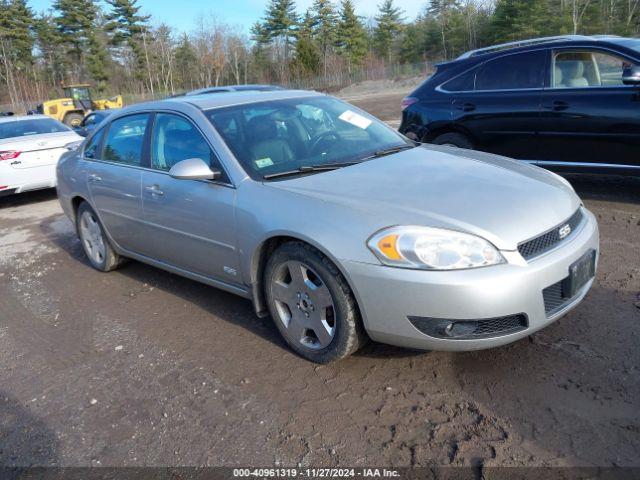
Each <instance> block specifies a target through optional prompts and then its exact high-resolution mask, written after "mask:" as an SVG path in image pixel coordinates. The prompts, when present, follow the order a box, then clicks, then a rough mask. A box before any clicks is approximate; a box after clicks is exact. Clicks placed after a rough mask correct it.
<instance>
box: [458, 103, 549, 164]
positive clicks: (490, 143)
mask: <svg viewBox="0 0 640 480" xmlns="http://www.w3.org/2000/svg"><path fill="white" fill-rule="evenodd" d="M540 95H541V92H540V91H531V92H493V93H492V92H486V93H474V94H473V95H469V96H468V98H466V97H467V96H466V95H465V94H458V95H457V98H456V99H455V100H454V101H453V104H452V112H453V118H454V122H455V123H456V124H457V125H458V126H460V127H462V129H464V130H466V131H469V132H471V134H472V136H473V137H474V138H475V139H477V141H478V143H479V145H477V148H478V149H479V150H483V151H485V152H490V153H495V154H497V155H504V156H507V157H511V158H517V159H519V160H533V159H535V158H536V157H537V154H538V148H539V145H538V142H536V130H537V128H538V120H539V118H540V108H539V105H540Z"/></svg>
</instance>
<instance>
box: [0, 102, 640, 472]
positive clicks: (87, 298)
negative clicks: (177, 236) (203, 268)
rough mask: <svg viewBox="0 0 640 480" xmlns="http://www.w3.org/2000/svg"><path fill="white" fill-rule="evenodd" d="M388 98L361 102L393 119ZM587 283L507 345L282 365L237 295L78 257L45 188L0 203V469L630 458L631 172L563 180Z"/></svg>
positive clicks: (605, 461) (272, 341) (635, 257)
mask: <svg viewBox="0 0 640 480" xmlns="http://www.w3.org/2000/svg"><path fill="white" fill-rule="evenodd" d="M401 97H402V94H399V93H393V94H388V95H383V96H381V95H376V96H374V97H360V98H358V99H356V101H355V102H354V103H358V104H359V105H360V106H362V107H363V108H365V109H368V110H369V111H371V112H372V113H373V114H376V115H378V116H380V117H381V118H383V119H387V120H394V119H397V118H398V115H399V112H398V105H399V102H400V98H401ZM568 178H569V180H570V181H571V182H572V183H573V184H574V186H575V187H576V189H577V190H578V192H579V193H580V195H581V196H582V197H583V199H584V200H585V202H586V204H587V206H588V207H589V208H590V209H591V210H592V211H593V212H595V214H596V215H597V217H598V219H599V222H600V228H601V235H602V243H601V246H602V257H601V264H600V270H599V272H598V279H597V282H596V284H595V286H594V287H593V289H592V291H591V293H590V294H589V295H588V297H587V298H586V300H585V301H584V303H583V304H582V305H581V306H580V307H579V308H578V309H576V310H574V311H573V312H572V313H571V314H569V315H568V316H566V317H565V318H563V319H562V320H560V321H558V322H557V323H555V324H553V325H551V326H550V327H548V328H546V329H545V330H543V331H541V332H539V333H537V334H535V335H533V336H532V337H530V338H528V339H525V340H522V341H520V342H517V343H516V344H513V345H510V346H507V347H503V348H499V349H494V350H489V351H483V352H475V353H464V354H452V353H438V352H431V353H421V352H412V351H407V350H402V349H397V348H392V347H387V346H383V345H377V344H373V345H370V346H368V347H367V348H366V349H365V350H363V351H361V352H359V353H358V354H356V355H355V356H353V357H352V358H349V359H347V360H346V361H343V362H341V363H339V364H336V365H330V366H317V365H314V364H311V363H308V362H306V361H304V360H302V359H300V358H299V357H297V356H295V355H294V354H292V353H291V352H290V351H289V350H288V349H287V348H286V346H285V345H284V343H283V342H282V341H281V340H280V338H279V336H278V333H277V331H276V328H275V327H274V326H273V325H272V323H271V320H270V319H269V318H266V319H262V320H260V319H257V318H256V317H255V316H254V315H253V313H252V308H251V305H250V304H249V302H247V301H246V300H243V299H241V298H238V297H235V296H233V295H231V294H227V293H224V292H221V291H218V290H215V289H213V288H210V287H206V286H204V285H200V284H198V283H195V282H192V281H190V280H187V279H184V278H181V277H177V276H174V275H171V274H169V273H165V272H163V271H160V270H157V269H154V268H152V267H148V266H145V265H142V264H139V263H135V262H131V263H130V264H128V265H127V266H126V267H124V268H123V269H121V270H119V271H117V272H113V273H110V274H101V273H99V272H96V271H94V270H92V269H91V268H90V267H89V266H88V264H87V262H86V261H85V259H84V257H83V254H82V251H81V247H80V244H79V242H78V241H77V239H76V236H75V233H74V231H73V228H72V225H71V223H70V222H69V221H68V220H67V218H66V217H64V215H63V214H62V212H61V210H60V207H59V205H58V203H57V200H56V199H55V192H51V191H41V192H35V193H31V194H25V195H21V196H18V197H12V198H4V199H0V465H5V466H6V465H20V466H25V465H65V466H66V465H74V466H75V465H83V466H86V465H102V466H107V465H109V466H125V465H126V466H132V465H238V466H247V465H274V464H275V465H286V466H294V465H298V464H300V465H303V466H305V465H308V466H328V465H341V466H347V465H348V466H365V465H366V466H370V465H377V466H381V465H389V466H409V465H426V464H434V463H435V464H440V465H446V464H454V465H479V464H483V465H486V466H491V465H514V466H521V465H536V466H537V465H552V466H556V465H562V466H569V465H571V466H573V465H581V466H593V465H597V466H612V465H625V466H628V465H635V466H640V408H638V407H639V406H640V400H639V399H640V370H639V366H640V349H639V348H638V344H639V340H640V298H639V292H640V178H620V177H597V176H570V177H568Z"/></svg>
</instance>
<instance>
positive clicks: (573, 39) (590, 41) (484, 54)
mask: <svg viewBox="0 0 640 480" xmlns="http://www.w3.org/2000/svg"><path fill="white" fill-rule="evenodd" d="M633 40H634V39H630V38H624V37H618V36H615V35H591V36H587V35H560V36H556V37H540V38H531V39H527V40H519V41H515V42H508V43H501V44H498V45H492V46H490V47H484V48H478V49H476V50H471V51H468V52H466V53H464V54H462V55H460V56H459V57H458V58H456V59H455V60H453V61H451V62H444V63H457V62H460V61H465V60H479V59H482V60H487V59H489V58H493V57H496V56H499V55H501V54H503V53H505V52H509V53H517V52H526V51H528V50H533V49H537V48H540V47H542V46H548V45H553V46H555V45H561V46H574V45H575V46H594V45H606V44H616V45H620V46H629V44H630V43H633ZM636 41H637V40H636Z"/></svg>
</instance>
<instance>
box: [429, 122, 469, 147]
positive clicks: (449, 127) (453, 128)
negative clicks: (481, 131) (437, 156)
mask: <svg viewBox="0 0 640 480" xmlns="http://www.w3.org/2000/svg"><path fill="white" fill-rule="evenodd" d="M445 133H459V134H461V135H464V136H465V137H467V138H468V139H469V140H470V141H471V142H472V143H474V144H477V143H478V139H477V138H476V136H475V135H473V134H472V133H471V132H470V131H469V130H468V129H466V128H464V127H462V126H460V125H456V124H455V123H448V124H446V125H442V126H439V127H437V128H434V129H433V130H431V129H430V130H428V131H427V132H426V133H425V135H424V136H423V137H422V142H423V143H431V142H433V141H434V140H435V139H436V138H437V137H439V136H440V135H444V134H445Z"/></svg>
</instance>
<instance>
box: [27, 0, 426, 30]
mask: <svg viewBox="0 0 640 480" xmlns="http://www.w3.org/2000/svg"><path fill="white" fill-rule="evenodd" d="M28 2H29V5H30V6H31V7H32V8H33V9H34V10H35V11H36V12H40V11H42V10H48V9H50V8H51V4H52V3H53V1H52V0H28ZM381 2H382V0H354V4H355V6H356V11H357V13H358V15H362V16H363V17H371V16H374V15H375V14H376V11H377V5H378V4H379V3H381ZM267 3H268V0H183V1H176V0H141V1H140V5H142V9H143V11H144V13H145V14H151V15H153V20H154V22H155V23H159V22H165V23H167V24H169V25H171V26H172V27H174V28H175V29H177V30H181V31H189V30H192V29H193V27H194V25H195V19H196V18H197V17H198V16H201V15H209V14H214V15H215V16H216V17H218V18H219V20H220V21H221V22H224V23H228V24H231V25H240V26H243V27H245V30H246V31H247V32H248V31H249V27H250V26H251V25H252V24H253V23H254V22H255V21H256V20H258V19H259V18H260V17H261V16H262V15H263V14H264V10H265V7H266V5H267ZM312 3H313V0H297V2H296V4H297V6H298V11H299V12H301V13H302V12H304V10H305V9H306V8H307V7H308V6H310V5H311V4H312ZM395 3H396V5H397V6H399V7H400V8H402V9H403V10H404V12H405V17H406V18H407V19H413V18H415V17H416V15H417V14H418V12H419V11H421V10H422V8H423V7H424V5H425V4H426V3H427V0H395Z"/></svg>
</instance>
